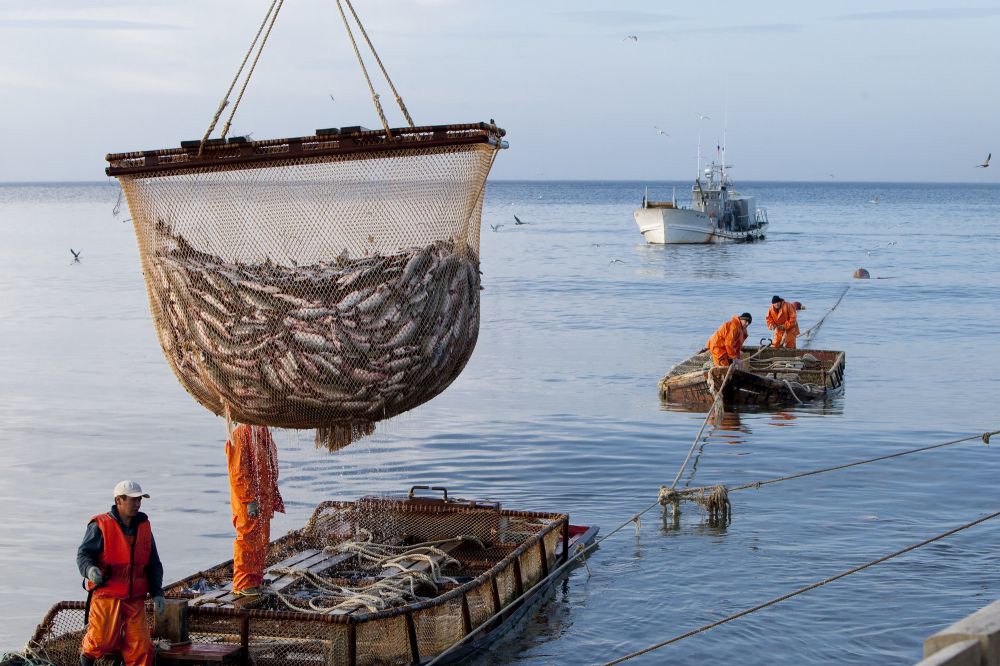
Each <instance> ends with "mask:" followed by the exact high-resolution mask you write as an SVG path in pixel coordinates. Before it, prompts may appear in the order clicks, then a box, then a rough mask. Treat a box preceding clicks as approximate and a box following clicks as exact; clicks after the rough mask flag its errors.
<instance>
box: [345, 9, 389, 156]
mask: <svg viewBox="0 0 1000 666" xmlns="http://www.w3.org/2000/svg"><path fill="white" fill-rule="evenodd" d="M337 9H338V10H340V17H341V18H342V19H344V29H346V30H347V36H348V37H349V38H350V39H351V46H353V47H354V55H356V56H357V58H358V64H359V65H361V73H362V74H364V75H365V81H367V82H368V90H369V91H370V92H371V94H372V102H374V103H375V110H376V111H378V117H379V118H380V119H381V120H382V127H383V128H384V129H385V136H386V138H389V139H391V138H392V133H391V132H390V131H389V122H388V121H387V120H386V119H385V112H384V111H382V103H381V102H380V101H379V99H378V93H377V92H375V86H373V85H372V79H371V77H370V76H368V68H367V67H365V61H364V59H363V58H362V57H361V51H359V50H358V42H357V41H356V40H355V39H354V32H352V31H351V24H350V23H348V22H347V14H345V13H344V7H343V5H342V4H341V2H340V0H337ZM353 11H354V10H353V9H352V10H351V12H352V13H353ZM355 18H357V14H355Z"/></svg>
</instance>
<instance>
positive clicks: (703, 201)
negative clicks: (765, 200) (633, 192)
mask: <svg viewBox="0 0 1000 666" xmlns="http://www.w3.org/2000/svg"><path fill="white" fill-rule="evenodd" d="M699 162H700V160H699ZM702 175H704V180H702ZM634 216H635V223H636V224H637V225H638V226H639V231H640V232H641V233H642V235H643V237H644V238H645V239H646V242H647V243H651V244H654V245H662V244H667V243H669V244H673V243H741V242H749V241H756V240H763V239H764V232H765V230H766V229H767V225H768V220H767V209H765V208H758V207H757V201H756V199H755V198H754V197H752V196H747V195H743V194H740V193H738V192H737V191H736V188H735V187H733V181H732V179H731V178H730V177H729V176H728V175H727V174H726V164H725V161H723V162H722V163H720V164H716V163H715V162H712V163H711V164H710V165H709V166H707V167H705V170H704V173H701V172H700V164H699V174H698V178H697V179H696V180H695V182H694V186H693V187H692V188H691V206H690V207H689V208H684V207H681V206H678V205H677V203H676V201H675V200H673V199H672V200H670V201H651V200H650V199H649V195H648V193H647V194H646V195H645V196H643V198H642V208H639V209H638V210H636V211H635V213H634Z"/></svg>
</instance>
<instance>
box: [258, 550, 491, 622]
mask: <svg viewBox="0 0 1000 666" xmlns="http://www.w3.org/2000/svg"><path fill="white" fill-rule="evenodd" d="M457 542H469V543H475V544H477V545H478V546H479V547H480V548H485V547H486V546H485V544H484V543H483V542H482V540H481V539H479V538H478V537H475V536H471V535H464V536H458V537H454V538H451V539H442V540H438V541H427V542H424V543H418V544H413V545H408V546H396V545H392V544H382V543H375V542H373V541H371V535H370V533H369V535H368V540H367V541H345V542H342V543H340V544H337V545H336V546H329V547H327V548H324V549H323V552H324V553H328V554H336V553H350V554H352V555H354V556H355V557H356V558H357V559H358V561H359V562H360V563H361V564H363V565H364V566H366V567H368V568H376V569H381V570H382V571H383V572H388V571H390V570H392V569H397V570H398V571H395V572H393V573H392V574H386V575H385V577H383V578H381V579H380V580H378V581H376V582H375V583H372V584H368V585H364V586H359V587H352V586H349V585H339V584H337V583H334V582H332V581H330V580H328V579H325V578H323V577H322V576H320V575H319V574H315V573H313V572H311V571H309V570H307V569H299V568H296V567H281V568H272V569H269V570H268V571H269V573H272V574H277V575H282V576H292V577H294V578H298V579H299V580H301V581H303V582H305V583H307V584H309V585H311V586H312V587H314V588H315V589H316V590H318V592H319V594H314V595H312V596H310V597H308V598H307V599H305V603H306V606H302V605H301V602H302V601H303V600H302V599H300V598H298V597H296V598H294V599H293V598H291V597H290V596H289V595H285V594H283V593H282V592H281V591H280V590H278V589H275V588H271V589H270V592H273V593H274V594H275V596H277V597H278V599H279V600H280V601H281V602H282V603H283V604H285V606H287V607H288V608H289V609H291V610H295V611H300V612H303V613H321V614H329V613H334V612H336V611H340V610H351V609H354V608H358V607H364V608H367V609H368V610H369V611H370V612H374V611H379V610H384V609H386V608H390V607H393V606H398V605H400V604H404V603H408V602H410V601H414V600H419V599H420V598H421V597H420V595H419V594H418V593H417V590H418V588H421V587H427V588H430V589H431V590H433V592H434V593H435V594H436V593H437V591H438V589H439V585H440V584H441V583H453V584H454V583H457V581H456V580H455V579H454V578H450V577H448V576H445V575H444V573H443V571H444V569H447V568H449V567H460V566H461V562H460V561H459V560H457V559H455V558H454V557H451V556H450V555H448V553H446V552H445V551H443V550H442V549H441V548H440V546H443V545H445V544H450V543H457ZM416 562H424V563H426V565H427V569H428V571H429V573H425V572H423V571H416V570H413V569H410V568H408V567H409V565H412V564H414V563H416ZM323 600H327V601H330V600H332V601H333V602H334V603H332V605H323V603H321V602H322V601H323ZM297 602H298V603H297Z"/></svg>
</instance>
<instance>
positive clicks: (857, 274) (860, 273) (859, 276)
mask: <svg viewBox="0 0 1000 666" xmlns="http://www.w3.org/2000/svg"><path fill="white" fill-rule="evenodd" d="M870 277H871V273H869V272H868V271H866V270H865V269H863V268H859V269H858V270H856V271H854V278H855V279H856V280H867V279H868V278H870Z"/></svg>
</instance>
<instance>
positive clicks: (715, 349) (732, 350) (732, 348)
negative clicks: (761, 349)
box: [707, 312, 753, 367]
mask: <svg viewBox="0 0 1000 666" xmlns="http://www.w3.org/2000/svg"><path fill="white" fill-rule="evenodd" d="M752 321H753V317H751V316H750V313H749V312H744V313H743V314H741V315H739V316H737V315H733V318H732V319H730V320H729V321H727V322H725V323H724V324H722V326H720V327H719V329H718V330H717V331H716V332H715V333H713V334H712V337H710V338H709V339H708V343H707V347H708V351H710V352H711V353H712V362H713V363H714V364H715V366H716V367H720V366H721V367H725V366H727V365H729V364H730V363H735V365H736V367H739V366H740V365H741V363H742V362H741V361H740V356H741V355H742V353H743V342H744V341H745V340H746V339H747V327H748V326H750V322H752Z"/></svg>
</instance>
